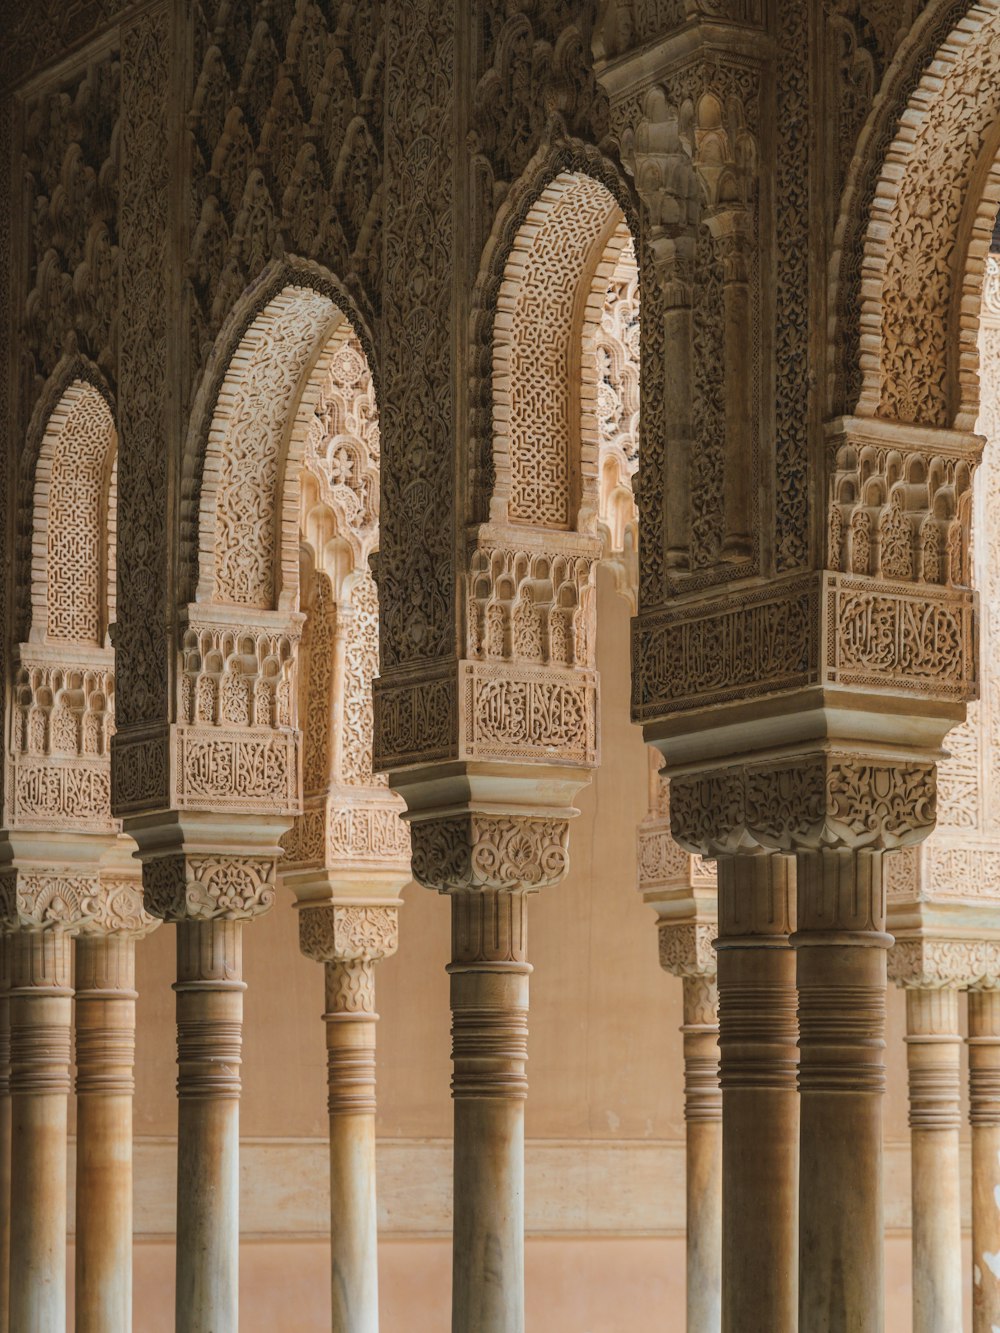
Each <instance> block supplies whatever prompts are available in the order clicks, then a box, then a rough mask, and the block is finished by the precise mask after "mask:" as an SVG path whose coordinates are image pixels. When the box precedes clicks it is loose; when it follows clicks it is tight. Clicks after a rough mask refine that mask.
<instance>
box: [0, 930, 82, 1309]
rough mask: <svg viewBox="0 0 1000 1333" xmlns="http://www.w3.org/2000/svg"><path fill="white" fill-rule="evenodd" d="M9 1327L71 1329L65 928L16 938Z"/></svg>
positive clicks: (68, 945) (68, 950)
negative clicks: (68, 1316)
mask: <svg viewBox="0 0 1000 1333" xmlns="http://www.w3.org/2000/svg"><path fill="white" fill-rule="evenodd" d="M10 948H11V990H10V1059H11V1072H10V1091H11V1188H10V1208H11V1233H10V1269H11V1273H12V1274H13V1275H14V1281H13V1282H12V1283H11V1290H10V1326H11V1328H12V1329H14V1330H16V1333H53V1331H54V1330H59V1329H63V1328H65V1326H66V1174H67V1168H66V1128H67V1109H68V1099H69V1090H70V1024H71V1018H72V998H73V991H72V984H71V977H72V951H73V950H72V939H71V936H70V935H69V934H67V932H66V931H65V930H64V929H63V928H62V927H61V926H59V925H51V926H49V927H47V928H36V929H34V930H30V929H20V930H18V931H16V932H15V933H14V934H13V935H12V937H11V944H10Z"/></svg>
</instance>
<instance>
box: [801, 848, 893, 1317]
mask: <svg viewBox="0 0 1000 1333" xmlns="http://www.w3.org/2000/svg"><path fill="white" fill-rule="evenodd" d="M797 875H798V930H797V933H796V934H795V935H794V936H793V939H792V943H793V945H794V947H795V949H796V953H797V960H798V967H797V975H798V990H799V1029H800V1037H799V1091H800V1115H801V1131H800V1134H801V1153H800V1179H801V1193H800V1202H799V1256H800V1259H799V1328H800V1329H802V1330H803V1331H804V1330H806V1329H810V1330H811V1329H823V1330H824V1333H882V1329H883V1327H884V1320H885V1309H884V1306H885V1259H884V1221H883V1185H882V1166H883V1163H882V1101H883V1094H884V1091H885V1063H884V1049H885V991H886V951H887V949H888V947H889V945H890V944H891V943H892V937H891V936H890V935H888V934H887V933H886V930H885V892H884V885H883V878H882V853H881V852H880V851H871V850H854V849H848V848H836V847H835V848H824V849H822V850H806V851H800V852H799V853H798V857H797Z"/></svg>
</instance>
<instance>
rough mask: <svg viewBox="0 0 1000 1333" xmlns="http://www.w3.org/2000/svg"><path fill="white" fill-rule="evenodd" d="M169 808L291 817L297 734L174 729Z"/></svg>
mask: <svg viewBox="0 0 1000 1333" xmlns="http://www.w3.org/2000/svg"><path fill="white" fill-rule="evenodd" d="M174 735H175V745H176V777H175V786H174V802H175V805H176V806H177V807H178V808H180V809H184V808H186V807H191V806H195V807H200V806H204V805H205V804H206V803H210V804H211V806H212V808H213V809H216V810H246V809H247V808H248V807H249V808H252V809H254V810H259V811H276V812H288V813H297V811H298V809H299V804H300V802H299V794H298V758H297V756H298V744H299V738H298V733H297V732H292V731H270V730H261V729H257V728H249V727H248V728H245V729H233V730H230V729H228V728H225V729H224V728H216V727H213V728H202V727H177V728H175V729H174Z"/></svg>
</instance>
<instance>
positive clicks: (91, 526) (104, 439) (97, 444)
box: [30, 379, 118, 648]
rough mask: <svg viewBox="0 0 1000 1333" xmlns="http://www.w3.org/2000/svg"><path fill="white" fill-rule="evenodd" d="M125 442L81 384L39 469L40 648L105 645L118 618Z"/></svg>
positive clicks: (36, 636) (65, 401)
mask: <svg viewBox="0 0 1000 1333" xmlns="http://www.w3.org/2000/svg"><path fill="white" fill-rule="evenodd" d="M117 443H118V441H117V434H116V431H115V422H114V418H113V416H112V415H111V410H110V408H109V406H108V404H107V402H106V400H105V399H104V397H103V396H102V395H101V394H100V393H99V392H98V390H97V389H96V388H95V387H94V385H93V384H91V383H89V382H88V381H86V380H81V379H74V380H73V381H72V383H70V385H69V386H68V387H67V389H66V390H65V392H64V393H63V394H62V396H61V398H60V399H59V402H58V403H57V405H56V407H55V408H54V409H53V411H52V414H51V416H50V417H49V421H48V425H47V427H46V429H45V433H44V435H43V436H42V442H41V447H40V449H39V453H38V462H37V466H36V468H35V478H34V495H33V504H32V518H31V532H32V541H31V631H30V638H31V641H32V642H36V643H50V644H55V643H58V644H63V645H67V646H70V645H72V646H77V647H78V646H86V647H88V648H101V647H104V645H105V641H106V638H107V632H108V626H109V624H110V621H111V619H112V618H113V615H114V593H113V576H114V529H115V510H116V485H115V480H116V472H115V461H116V455H117Z"/></svg>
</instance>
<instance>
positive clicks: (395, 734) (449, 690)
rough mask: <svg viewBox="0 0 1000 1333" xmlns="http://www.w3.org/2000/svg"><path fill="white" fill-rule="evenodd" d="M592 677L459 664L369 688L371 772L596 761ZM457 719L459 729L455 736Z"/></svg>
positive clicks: (571, 671) (586, 672) (572, 671)
mask: <svg viewBox="0 0 1000 1333" xmlns="http://www.w3.org/2000/svg"><path fill="white" fill-rule="evenodd" d="M597 709H598V677H597V672H596V671H593V670H590V669H586V668H582V667H574V668H560V667H551V666H532V665H527V666H526V665H521V664H518V663H511V662H462V663H460V664H459V676H458V681H457V688H456V681H455V679H454V678H453V677H445V678H438V679H430V680H426V679H421V680H415V681H413V682H411V683H408V684H405V685H403V684H399V685H393V684H392V683H389V682H386V681H385V679H384V678H382V677H380V678H379V679H378V680H377V681H376V682H375V736H376V741H375V746H376V748H375V760H374V767H375V769H376V770H379V769H387V768H398V767H405V766H406V765H408V764H414V763H418V762H419V763H428V762H433V761H437V760H441V759H449V758H460V759H512V760H516V761H517V762H519V763H523V762H524V761H525V760H526V759H527V760H531V759H537V760H539V761H540V762H551V761H552V760H553V759H556V760H557V761H558V762H559V763H569V764H581V765H586V766H588V767H589V766H592V765H594V764H596V763H597V761H598V726H597ZM459 719H461V730H459Z"/></svg>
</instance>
